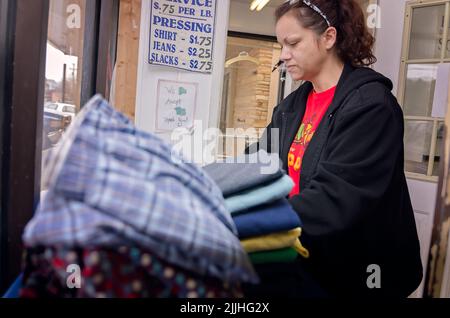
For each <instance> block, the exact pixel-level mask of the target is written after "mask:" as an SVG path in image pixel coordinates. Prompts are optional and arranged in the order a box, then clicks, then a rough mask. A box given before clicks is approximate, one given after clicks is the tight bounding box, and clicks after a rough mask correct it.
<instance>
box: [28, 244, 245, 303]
mask: <svg viewBox="0 0 450 318" xmlns="http://www.w3.org/2000/svg"><path fill="white" fill-rule="evenodd" d="M75 266H76V267H75ZM68 268H69V269H70V270H72V269H74V268H78V269H79V275H80V276H79V277H76V276H75V273H76V271H73V273H71V272H69V273H68V272H67V269H68ZM69 283H70V285H71V286H69ZM71 287H75V288H71ZM20 297H22V298H148V297H152V298H173V297H177V298H217V297H220V298H229V297H231V298H237V297H242V291H241V288H240V286H239V285H230V286H228V285H226V284H224V283H223V282H222V281H221V280H219V279H213V278H208V277H202V276H198V275H195V274H193V273H191V272H187V271H185V270H183V269H181V268H179V267H177V266H173V265H171V264H168V263H167V262H165V261H163V260H162V259H160V258H158V257H156V256H154V255H153V254H152V253H151V252H148V251H144V250H141V249H139V248H135V247H133V248H128V247H125V246H124V247H119V248H116V249H87V248H85V249H83V248H61V247H35V248H30V249H28V250H27V251H26V253H25V257H24V275H23V279H22V288H21V290H20Z"/></svg>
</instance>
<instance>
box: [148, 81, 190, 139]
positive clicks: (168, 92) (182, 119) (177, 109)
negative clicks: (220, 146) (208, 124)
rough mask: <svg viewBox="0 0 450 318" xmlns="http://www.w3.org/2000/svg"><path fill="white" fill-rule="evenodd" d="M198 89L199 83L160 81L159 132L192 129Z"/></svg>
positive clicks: (158, 98)
mask: <svg viewBox="0 0 450 318" xmlns="http://www.w3.org/2000/svg"><path fill="white" fill-rule="evenodd" d="M197 87H198V84H197V83H184V82H175V81H167V80H159V82H158V97H157V100H158V104H157V110H156V129H157V130H158V131H172V130H174V129H175V128H178V127H184V128H192V126H193V125H194V116H195V106H196V103H197Z"/></svg>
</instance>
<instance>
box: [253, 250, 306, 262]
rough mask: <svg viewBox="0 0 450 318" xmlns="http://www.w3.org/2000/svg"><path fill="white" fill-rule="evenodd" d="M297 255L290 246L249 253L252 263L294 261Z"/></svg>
mask: <svg viewBox="0 0 450 318" xmlns="http://www.w3.org/2000/svg"><path fill="white" fill-rule="evenodd" d="M297 256H298V253H297V251H296V250H295V249H294V248H292V247H287V248H282V249H278V250H272V251H265V252H254V253H250V254H249V257H250V260H251V261H252V263H253V264H267V263H288V262H293V261H295V259H296V258H297Z"/></svg>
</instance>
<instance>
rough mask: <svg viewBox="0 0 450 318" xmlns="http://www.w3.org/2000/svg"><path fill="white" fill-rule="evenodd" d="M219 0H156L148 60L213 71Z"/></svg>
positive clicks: (166, 64) (184, 67)
mask: <svg viewBox="0 0 450 318" xmlns="http://www.w3.org/2000/svg"><path fill="white" fill-rule="evenodd" d="M215 13H216V0H152V1H151V14H150V19H151V20H150V49H149V57H148V62H149V63H150V64H158V65H165V66H171V67H176V68H180V69H185V70H189V71H193V72H201V73H211V72H212V66H213V62H212V61H213V44H214V29H215V15H216V14H215Z"/></svg>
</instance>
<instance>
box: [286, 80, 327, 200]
mask: <svg viewBox="0 0 450 318" xmlns="http://www.w3.org/2000/svg"><path fill="white" fill-rule="evenodd" d="M335 91H336V86H334V87H332V88H330V89H328V90H326V91H323V92H321V93H316V92H315V91H314V90H312V91H311V93H309V96H308V100H307V102H306V110H305V115H304V116H303V120H302V123H301V125H300V128H299V130H298V132H297V135H296V136H295V138H294V141H293V142H292V145H291V148H290V149H289V153H288V173H289V176H290V177H291V178H292V180H293V181H294V184H295V185H294V187H293V188H292V191H291V193H290V194H289V197H292V196H294V195H297V194H298V193H299V192H300V176H301V167H302V160H303V155H304V154H305V151H306V148H307V147H308V145H309V143H310V141H311V139H312V137H313V136H314V133H315V132H316V129H317V127H319V124H320V122H321V121H322V118H323V116H324V115H325V113H326V112H327V109H328V107H329V106H330V104H331V102H332V101H333V97H334V93H335Z"/></svg>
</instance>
